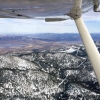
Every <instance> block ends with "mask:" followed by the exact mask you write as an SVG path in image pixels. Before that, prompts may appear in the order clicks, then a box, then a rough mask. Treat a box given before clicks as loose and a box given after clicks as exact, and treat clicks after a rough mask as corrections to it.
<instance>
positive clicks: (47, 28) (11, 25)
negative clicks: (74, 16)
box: [0, 10, 100, 35]
mask: <svg viewBox="0 0 100 100" xmlns="http://www.w3.org/2000/svg"><path fill="white" fill-rule="evenodd" d="M82 17H83V20H84V22H85V24H86V26H87V28H88V30H89V32H90V33H100V13H94V12H93V11H92V10H91V11H89V12H87V13H85V14H83V16H82ZM37 33H78V31H77V27H76V25H75V22H74V20H66V21H61V22H49V23H48V22H45V21H44V20H35V19H11V18H10V19H4V18H1V19H0V35H2V34H37Z"/></svg>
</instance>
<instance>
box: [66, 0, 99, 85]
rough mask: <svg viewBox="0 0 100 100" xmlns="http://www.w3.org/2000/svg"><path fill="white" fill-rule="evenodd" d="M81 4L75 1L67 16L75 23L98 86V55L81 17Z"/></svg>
mask: <svg viewBox="0 0 100 100" xmlns="http://www.w3.org/2000/svg"><path fill="white" fill-rule="evenodd" d="M81 4H82V0H75V4H74V7H73V8H72V9H71V10H70V13H69V14H68V15H69V16H70V17H72V18H73V19H74V21H75V23H76V26H77V29H78V31H79V33H80V36H81V38H82V41H83V43H84V46H85V49H86V51H87V54H88V56H89V59H90V61H91V63H92V66H93V69H94V71H95V74H96V76H97V79H98V82H99V85H100V54H99V51H98V50H97V47H96V45H95V44H94V42H93V39H92V38H91V36H90V34H89V32H88V29H87V27H86V25H85V23H84V21H83V19H82V17H81V15H82V11H81Z"/></svg>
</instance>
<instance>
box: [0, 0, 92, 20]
mask: <svg viewBox="0 0 100 100" xmlns="http://www.w3.org/2000/svg"><path fill="white" fill-rule="evenodd" d="M73 1H74V0H0V18H35V17H47V16H48V17H49V16H63V15H64V14H67V13H69V11H70V9H71V8H72V7H73V5H74V2H73ZM91 8H93V0H83V3H82V11H83V13H84V12H87V11H89V10H90V9H91Z"/></svg>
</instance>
